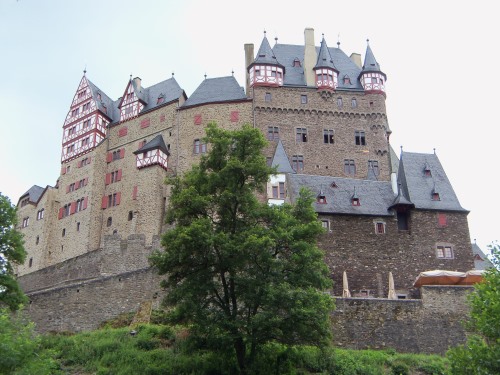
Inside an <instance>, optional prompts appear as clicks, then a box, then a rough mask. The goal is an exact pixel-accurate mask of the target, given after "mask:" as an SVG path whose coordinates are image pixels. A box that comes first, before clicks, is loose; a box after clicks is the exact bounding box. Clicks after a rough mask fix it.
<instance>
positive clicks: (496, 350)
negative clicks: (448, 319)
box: [447, 243, 500, 375]
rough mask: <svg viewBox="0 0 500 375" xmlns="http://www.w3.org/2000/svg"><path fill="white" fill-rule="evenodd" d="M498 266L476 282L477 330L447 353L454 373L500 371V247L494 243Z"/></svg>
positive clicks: (473, 319) (472, 323) (473, 324)
mask: <svg viewBox="0 0 500 375" xmlns="http://www.w3.org/2000/svg"><path fill="white" fill-rule="evenodd" d="M490 249H491V250H492V262H493V264H494V266H495V267H494V268H491V269H489V270H488V271H487V272H486V275H485V276H484V280H483V282H481V283H478V284H475V285H474V292H473V293H472V294H471V295H470V297H469V305H470V308H471V310H470V320H469V321H468V323H467V327H468V328H469V329H470V330H471V331H472V332H473V334H471V335H470V336H469V337H468V338H467V343H466V344H465V345H462V346H458V347H456V348H453V349H451V350H450V351H449V352H448V353H447V356H448V358H449V359H450V362H451V371H452V373H453V374H464V375H465V374H467V375H469V374H472V375H482V374H485V375H486V374H500V249H499V246H498V243H494V244H492V245H491V246H490Z"/></svg>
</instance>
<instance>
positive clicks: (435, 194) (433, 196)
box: [432, 192, 441, 201]
mask: <svg viewBox="0 0 500 375" xmlns="http://www.w3.org/2000/svg"><path fill="white" fill-rule="evenodd" d="M432 200H433V201H440V200H441V199H440V198H439V193H436V192H434V193H432Z"/></svg>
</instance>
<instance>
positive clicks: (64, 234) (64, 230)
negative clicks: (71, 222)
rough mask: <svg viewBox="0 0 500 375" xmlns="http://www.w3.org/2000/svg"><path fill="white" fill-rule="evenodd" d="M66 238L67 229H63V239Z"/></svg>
mask: <svg viewBox="0 0 500 375" xmlns="http://www.w3.org/2000/svg"><path fill="white" fill-rule="evenodd" d="M65 236H66V228H63V230H62V237H65Z"/></svg>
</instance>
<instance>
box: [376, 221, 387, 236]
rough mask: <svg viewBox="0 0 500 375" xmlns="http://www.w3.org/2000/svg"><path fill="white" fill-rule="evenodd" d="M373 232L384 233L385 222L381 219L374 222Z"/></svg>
mask: <svg viewBox="0 0 500 375" xmlns="http://www.w3.org/2000/svg"><path fill="white" fill-rule="evenodd" d="M375 233H376V234H385V223H384V222H383V221H376V222H375Z"/></svg>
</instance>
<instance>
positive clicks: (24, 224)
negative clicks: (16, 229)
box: [22, 217, 30, 228]
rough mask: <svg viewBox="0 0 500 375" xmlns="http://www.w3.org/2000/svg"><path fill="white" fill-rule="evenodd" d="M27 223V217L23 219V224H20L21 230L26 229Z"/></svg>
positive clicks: (28, 221) (28, 220)
mask: <svg viewBox="0 0 500 375" xmlns="http://www.w3.org/2000/svg"><path fill="white" fill-rule="evenodd" d="M29 223H30V218H29V217H25V218H24V219H23V224H22V227H23V228H26V227H27V226H28V225H29Z"/></svg>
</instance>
